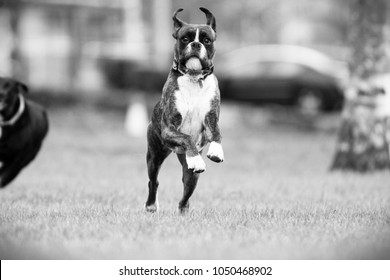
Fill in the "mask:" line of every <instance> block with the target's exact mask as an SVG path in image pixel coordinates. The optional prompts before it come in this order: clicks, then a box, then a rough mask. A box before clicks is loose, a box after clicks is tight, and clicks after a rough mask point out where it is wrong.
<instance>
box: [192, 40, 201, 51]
mask: <svg viewBox="0 0 390 280" xmlns="http://www.w3.org/2000/svg"><path fill="white" fill-rule="evenodd" d="M191 46H192V47H193V48H194V49H195V50H200V48H201V45H200V43H198V42H192V43H191Z"/></svg>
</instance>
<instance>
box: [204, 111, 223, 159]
mask: <svg viewBox="0 0 390 280" xmlns="http://www.w3.org/2000/svg"><path fill="white" fill-rule="evenodd" d="M218 108H219V106H216V107H215V108H214V109H212V110H211V111H210V112H209V113H208V114H207V115H206V118H205V126H206V134H207V137H208V139H209V141H210V146H209V150H208V152H207V157H208V158H209V159H210V160H212V161H215V162H223V161H224V153H223V149H222V144H221V141H222V137H221V133H220V130H219V125H218V119H219V109H218Z"/></svg>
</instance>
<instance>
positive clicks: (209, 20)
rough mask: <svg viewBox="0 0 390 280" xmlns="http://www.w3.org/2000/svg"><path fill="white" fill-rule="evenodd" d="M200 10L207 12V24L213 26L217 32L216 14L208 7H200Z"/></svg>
mask: <svg viewBox="0 0 390 280" xmlns="http://www.w3.org/2000/svg"><path fill="white" fill-rule="evenodd" d="M199 10H201V11H202V12H203V13H205V14H206V19H207V23H206V24H207V25H209V26H211V28H212V29H213V30H214V31H215V32H217V23H216V21H215V17H214V15H213V14H212V13H211V12H210V11H209V10H207V9H206V8H203V7H200V8H199Z"/></svg>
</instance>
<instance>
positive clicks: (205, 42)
mask: <svg viewBox="0 0 390 280" xmlns="http://www.w3.org/2000/svg"><path fill="white" fill-rule="evenodd" d="M203 43H204V44H205V45H210V44H211V40H210V39H209V38H204V40H203Z"/></svg>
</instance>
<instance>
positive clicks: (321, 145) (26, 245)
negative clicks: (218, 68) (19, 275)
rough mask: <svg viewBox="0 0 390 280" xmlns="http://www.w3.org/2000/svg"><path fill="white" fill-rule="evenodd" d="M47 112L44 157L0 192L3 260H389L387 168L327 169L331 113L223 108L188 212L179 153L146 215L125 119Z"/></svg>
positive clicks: (139, 143)
mask: <svg viewBox="0 0 390 280" xmlns="http://www.w3.org/2000/svg"><path fill="white" fill-rule="evenodd" d="M50 117H51V132H50V134H49V136H48V138H47V141H46V142H45V145H44V148H43V150H42V152H41V154H40V155H39V156H38V158H37V159H36V161H35V162H34V163H33V164H32V165H30V166H29V167H28V168H27V169H26V170H25V171H24V172H23V173H22V174H21V175H20V176H19V178H18V179H17V180H16V181H14V183H13V184H12V185H10V186H9V187H7V188H6V189H4V190H1V191H0V257H1V258H2V259H9V258H38V259H39V258H54V259H74V258H76V259H80V258H81V259H84V258H87V259H89V258H90V259H345V258H348V259H349V258H354V259H355V258H358V259H371V258H387V259H388V258H390V172H380V173H379V172H378V173H374V174H365V175H361V174H354V173H339V172H336V173H329V172H328V167H329V165H330V162H331V159H332V156H333V152H334V146H335V141H336V130H337V118H335V117H334V116H333V117H326V118H321V119H319V120H318V123H317V124H316V125H317V126H318V127H319V128H318V129H317V130H310V129H305V127H301V126H300V125H298V123H299V122H298V121H296V120H295V119H294V118H295V117H294V115H289V114H288V113H285V112H284V111H283V110H282V109H277V110H276V111H272V110H270V109H269V108H268V109H260V108H252V107H250V106H243V107H239V106H236V105H232V104H224V107H223V110H222V116H221V117H222V119H221V127H222V133H223V136H224V140H223V146H224V150H225V162H224V163H222V164H216V163H213V162H211V161H209V160H207V159H206V164H207V170H206V172H205V173H203V174H202V175H201V178H200V181H199V184H198V188H197V190H196V191H195V194H194V195H193V197H192V199H191V211H190V212H189V213H188V214H187V215H184V216H182V215H179V214H178V212H177V203H178V201H179V199H180V197H181V194H182V185H181V168H180V165H179V162H178V161H177V159H176V157H175V156H174V155H172V156H170V157H169V158H168V160H167V161H166V163H165V165H164V166H163V168H162V170H161V173H160V192H159V202H160V212H159V213H157V214H150V213H145V212H144V211H143V204H144V202H145V200H146V195H147V187H146V184H147V176H146V164H145V151H146V144H145V139H133V138H130V137H128V136H127V135H126V134H125V132H124V130H123V120H124V114H121V113H118V112H114V111H107V110H106V111H102V110H98V109H96V108H93V107H90V106H76V107H75V108H72V109H70V108H62V109H58V108H56V109H54V108H53V109H51V110H50ZM335 120H336V122H335ZM289 123H290V124H291V123H292V125H289Z"/></svg>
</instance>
